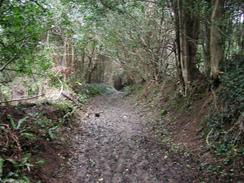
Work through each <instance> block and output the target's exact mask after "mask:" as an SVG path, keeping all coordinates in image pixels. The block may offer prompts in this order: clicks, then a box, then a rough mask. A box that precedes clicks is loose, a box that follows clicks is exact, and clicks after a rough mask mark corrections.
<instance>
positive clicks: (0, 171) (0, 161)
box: [0, 157, 4, 177]
mask: <svg viewBox="0 0 244 183" xmlns="http://www.w3.org/2000/svg"><path fill="white" fill-rule="evenodd" d="M3 165H4V159H3V158H1V157H0V177H2V175H3Z"/></svg>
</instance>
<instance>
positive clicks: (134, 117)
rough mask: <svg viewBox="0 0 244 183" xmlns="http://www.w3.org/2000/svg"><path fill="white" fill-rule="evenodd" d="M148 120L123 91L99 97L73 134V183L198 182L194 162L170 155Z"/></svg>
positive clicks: (90, 106)
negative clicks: (154, 133)
mask: <svg viewBox="0 0 244 183" xmlns="http://www.w3.org/2000/svg"><path fill="white" fill-rule="evenodd" d="M146 123H147V118H145V117H141V115H140V113H139V112H138V111H137V110H136V109H135V108H134V106H133V105H131V104H129V102H128V101H126V100H125V99H124V98H123V96H122V94H120V93H116V94H113V95H111V96H99V97H96V98H94V100H92V101H91V103H90V104H89V106H88V115H87V117H86V118H85V119H83V120H81V121H80V126H79V130H77V133H76V134H74V138H73V139H74V140H73V143H72V154H71V159H70V162H69V166H70V168H69V172H68V173H67V175H65V177H67V178H68V179H69V181H68V182H71V183H83V182H84V183H85V182H89V183H96V182H106V183H154V182H155V183H157V182H159V183H164V182H165V183H167V182H170V183H172V182H180V183H182V182H198V181H197V179H198V174H197V173H196V172H197V171H196V170H195V169H194V166H191V165H189V164H191V162H190V161H191V160H188V159H187V158H185V157H184V156H181V155H177V154H168V152H169V151H168V148H167V147H166V146H165V147H163V146H162V145H159V143H157V142H156V140H155V139H154V138H152V135H150V134H151V133H148V131H147V129H146V128H145V127H144V126H145V124H146ZM66 182H67V181H66Z"/></svg>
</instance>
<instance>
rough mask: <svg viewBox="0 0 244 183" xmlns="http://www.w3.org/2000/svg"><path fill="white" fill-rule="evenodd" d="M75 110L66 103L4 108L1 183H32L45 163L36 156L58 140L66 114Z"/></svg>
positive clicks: (1, 116) (0, 138)
mask: <svg viewBox="0 0 244 183" xmlns="http://www.w3.org/2000/svg"><path fill="white" fill-rule="evenodd" d="M71 110H72V108H71V106H65V105H64V104H62V105H55V106H50V105H47V104H45V105H40V106H37V105H30V106H25V105H21V106H16V107H13V106H8V107H1V108H0V111H1V114H0V182H2V183H10V182H14V183H28V182H30V180H31V179H30V177H29V175H30V174H31V172H32V171H33V170H34V169H36V168H38V167H39V166H41V165H42V164H43V163H45V160H41V159H36V158H33V156H35V157H36V155H38V154H39V153H40V152H41V151H42V148H43V146H44V145H45V144H47V143H49V142H51V141H53V140H58V138H59V134H58V129H59V128H60V127H62V126H63V125H64V120H65V119H63V117H64V116H65V115H66V113H67V112H70V111H71Z"/></svg>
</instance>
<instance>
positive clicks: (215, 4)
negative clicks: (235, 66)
mask: <svg viewBox="0 0 244 183" xmlns="http://www.w3.org/2000/svg"><path fill="white" fill-rule="evenodd" d="M223 16H224V0H212V15H211V27H210V56H211V57H210V67H211V77H212V78H213V80H218V78H219V74H220V73H221V72H220V70H219V63H220V62H221V61H222V60H223V59H224V52H223V48H222V46H223V45H222V44H223V42H222V37H221V26H220V25H221V18H223Z"/></svg>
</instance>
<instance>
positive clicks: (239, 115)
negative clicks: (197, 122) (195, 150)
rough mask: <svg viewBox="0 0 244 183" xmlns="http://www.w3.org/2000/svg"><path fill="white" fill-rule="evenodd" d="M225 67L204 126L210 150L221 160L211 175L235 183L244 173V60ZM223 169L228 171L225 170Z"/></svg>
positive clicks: (213, 168) (234, 59) (234, 61)
mask: <svg viewBox="0 0 244 183" xmlns="http://www.w3.org/2000/svg"><path fill="white" fill-rule="evenodd" d="M223 65H224V67H223V68H222V70H223V71H224V74H223V75H222V76H221V86H220V87H221V90H219V91H216V93H215V95H216V99H215V100H214V101H213V105H212V106H211V108H210V111H209V114H208V116H207V117H206V119H205V120H204V123H203V125H204V126H205V128H204V129H205V131H204V132H205V133H204V135H205V138H206V142H207V144H208V146H209V148H210V149H211V150H212V152H214V153H215V155H216V156H218V157H220V158H221V159H222V162H221V163H220V165H219V164H218V165H216V166H214V167H213V166H211V168H210V171H215V172H216V173H221V175H223V176H227V177H228V178H229V181H232V178H233V177H236V176H237V177H238V176H239V175H240V172H243V171H244V168H243V167H244V161H243V160H244V59H243V57H242V58H241V57H239V58H238V57H236V58H233V60H228V61H226V62H225V63H224V64H223ZM223 166H225V167H228V168H227V169H225V170H224V169H223ZM235 174H237V175H235ZM238 174H239V175H238Z"/></svg>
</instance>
